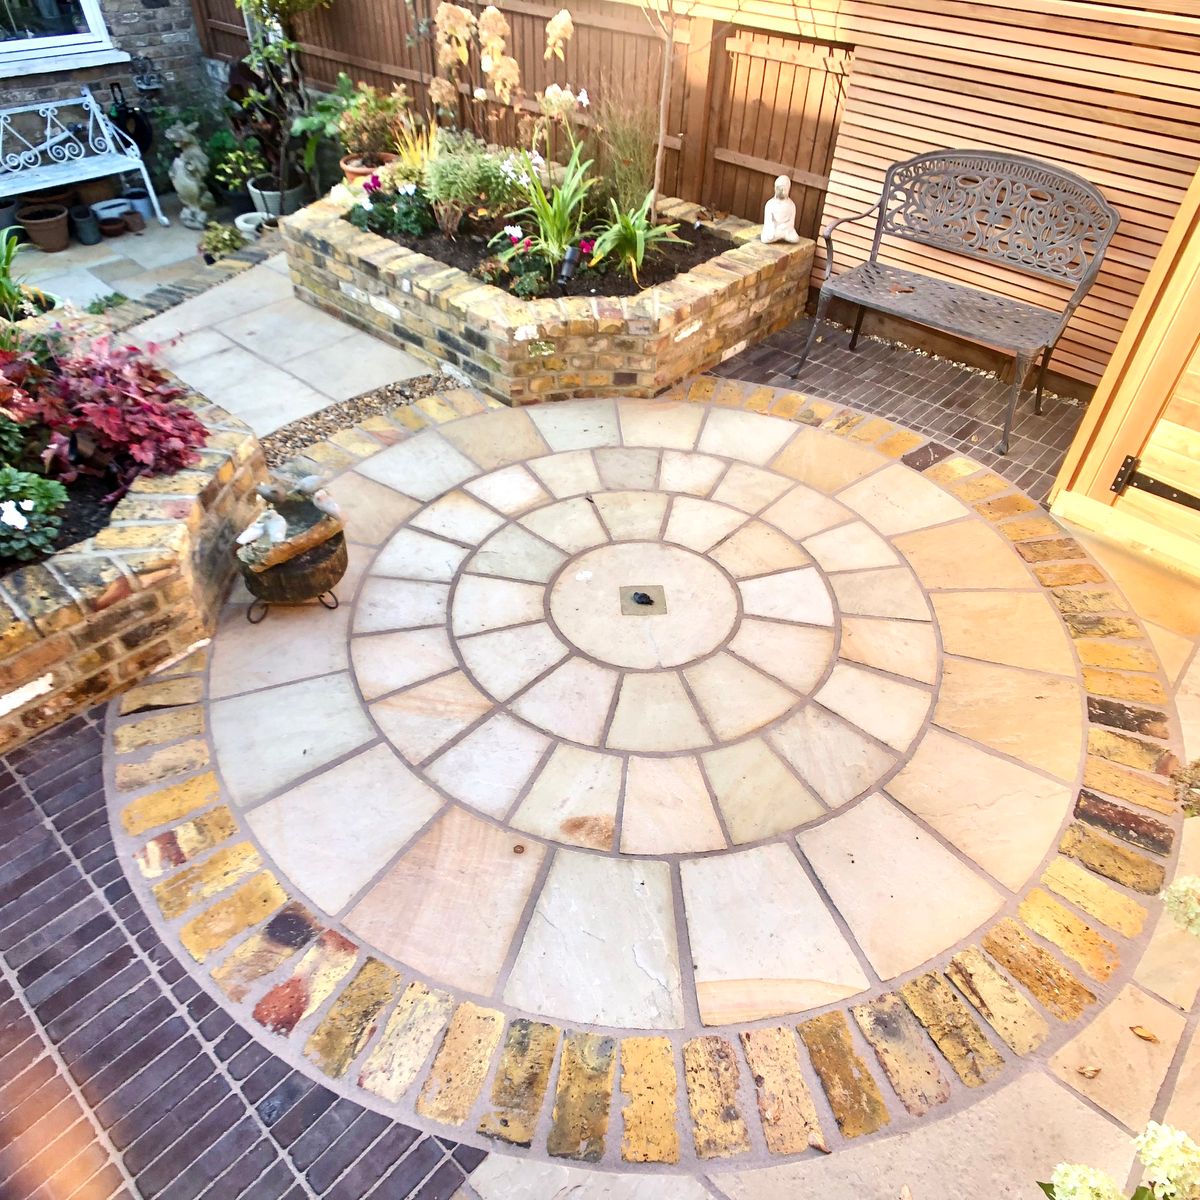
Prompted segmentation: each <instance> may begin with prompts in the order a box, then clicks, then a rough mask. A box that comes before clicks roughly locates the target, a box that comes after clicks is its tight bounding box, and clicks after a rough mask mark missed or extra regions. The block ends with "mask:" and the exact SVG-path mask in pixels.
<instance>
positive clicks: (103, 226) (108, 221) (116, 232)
mask: <svg viewBox="0 0 1200 1200" xmlns="http://www.w3.org/2000/svg"><path fill="white" fill-rule="evenodd" d="M100 232H101V233H102V234H103V235H104V236H105V237H106V238H115V237H120V236H121V234H123V233H124V232H125V218H124V217H105V218H104V219H103V220H102V221H101V222H100Z"/></svg>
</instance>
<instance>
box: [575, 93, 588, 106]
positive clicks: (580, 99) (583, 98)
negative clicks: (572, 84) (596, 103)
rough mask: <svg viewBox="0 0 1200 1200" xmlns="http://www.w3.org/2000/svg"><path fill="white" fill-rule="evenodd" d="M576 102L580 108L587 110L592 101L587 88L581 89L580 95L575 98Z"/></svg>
mask: <svg viewBox="0 0 1200 1200" xmlns="http://www.w3.org/2000/svg"><path fill="white" fill-rule="evenodd" d="M575 102H576V103H577V104H578V105H579V107H580V108H587V106H588V105H589V104H591V101H590V100H589V99H588V94H587V88H580V89H579V95H578V96H576V97H575Z"/></svg>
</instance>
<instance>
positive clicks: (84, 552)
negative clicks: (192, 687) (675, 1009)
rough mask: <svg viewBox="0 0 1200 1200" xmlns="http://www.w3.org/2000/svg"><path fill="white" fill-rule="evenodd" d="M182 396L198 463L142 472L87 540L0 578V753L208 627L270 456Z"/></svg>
mask: <svg viewBox="0 0 1200 1200" xmlns="http://www.w3.org/2000/svg"><path fill="white" fill-rule="evenodd" d="M89 324H92V325H94V324H96V323H95V322H89ZM184 403H186V404H188V405H189V406H190V407H191V408H193V409H194V411H195V412H196V415H197V416H198V417H199V418H200V419H201V420H202V421H203V422H204V424H205V425H206V426H207V427H208V429H209V431H210V432H209V438H208V442H207V445H206V446H205V448H204V449H203V450H201V452H200V462H199V464H198V465H197V466H196V467H195V468H194V469H192V470H187V471H179V472H177V473H176V474H174V475H163V476H157V477H155V478H144V479H139V480H138V481H137V482H135V483H134V485H133V487H132V488H131V489H130V491H129V494H128V495H127V496H126V497H125V498H124V499H123V500H122V501H121V502H120V503H119V504H118V505H117V506H116V508H115V509H114V510H113V517H112V521H111V522H110V523H109V525H108V526H107V527H106V528H105V529H103V530H101V531H100V532H99V533H98V534H96V536H95V537H92V538H88V539H87V540H86V541H82V542H76V543H75V544H74V545H73V546H69V547H68V548H67V549H65V550H61V551H59V552H58V553H57V554H55V555H53V556H52V557H51V558H49V559H47V560H46V561H45V562H43V563H38V564H36V565H33V566H29V567H23V568H22V569H21V570H19V571H14V572H13V573H12V574H10V575H7V576H4V577H3V578H0V753H3V752H5V751H7V750H10V749H12V748H13V747H14V746H18V745H20V744H21V743H22V742H24V741H26V740H28V739H29V738H31V737H33V736H34V735H35V734H37V733H40V732H41V731H42V730H44V729H47V728H49V727H50V726H52V725H56V724H57V723H58V722H59V721H62V720H63V719H65V718H66V717H68V716H70V715H71V714H73V713H77V712H80V711H82V710H83V709H85V708H88V707H90V706H91V705H93V704H95V703H96V701H97V700H101V699H103V698H104V697H106V696H110V695H112V694H113V693H114V692H118V691H120V690H122V689H123V688H125V687H128V686H129V685H130V684H132V683H135V682H137V680H139V679H141V678H142V677H143V676H145V675H147V674H149V673H150V672H151V671H153V670H154V669H155V668H157V667H159V666H161V665H162V664H163V663H166V662H169V661H171V660H173V659H176V658H179V657H180V656H182V655H185V654H186V653H187V652H188V650H189V649H190V648H191V647H193V646H194V645H195V644H196V643H197V642H200V641H203V640H204V639H205V638H207V637H208V635H209V634H210V633H211V632H212V627H213V622H214V619H215V616H216V612H217V608H218V606H219V605H220V602H221V600H222V599H223V596H224V592H225V589H226V587H227V585H228V583H229V580H230V578H231V575H232V572H233V567H234V562H233V555H232V553H231V551H230V547H231V545H232V542H233V538H234V536H235V535H236V533H237V532H238V531H239V530H240V529H242V528H243V527H244V526H245V525H246V524H248V523H249V521H250V520H251V519H252V515H253V513H254V511H255V503H254V500H253V491H254V487H255V485H256V484H257V483H259V482H260V481H261V480H262V479H264V478H265V477H266V464H265V462H264V460H263V455H262V450H261V448H260V447H259V444H258V441H257V439H256V438H255V437H254V435H253V433H251V432H250V430H249V429H248V428H247V427H246V426H245V425H244V424H242V422H241V421H239V420H237V418H236V417H233V416H231V415H230V414H229V413H228V412H226V411H225V410H224V409H221V408H218V407H217V406H216V405H213V404H209V402H208V401H207V400H206V399H205V398H204V397H203V396H200V395H198V394H195V393H189V395H188V396H187V397H186V399H185V401H184Z"/></svg>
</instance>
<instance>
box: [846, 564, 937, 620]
mask: <svg viewBox="0 0 1200 1200" xmlns="http://www.w3.org/2000/svg"><path fill="white" fill-rule="evenodd" d="M830 583H831V585H832V587H833V593H834V595H835V596H836V597H837V603H838V607H839V608H840V609H841V611H842V612H843V613H846V614H847V615H849V616H856V617H890V618H892V619H895V620H901V621H928V620H931V619H932V614H931V613H930V611H929V601H928V600H926V598H925V595H924V593H923V592H922V591H921V587H920V585H919V584H918V583H917V581H916V580H915V579H914V578H913V576H912V574H911V573H910V572H909V571H908V570H907V568H904V567H877V568H875V569H873V570H869V571H848V572H842V573H838V574H835V575H833V576H832V577H831V579H830Z"/></svg>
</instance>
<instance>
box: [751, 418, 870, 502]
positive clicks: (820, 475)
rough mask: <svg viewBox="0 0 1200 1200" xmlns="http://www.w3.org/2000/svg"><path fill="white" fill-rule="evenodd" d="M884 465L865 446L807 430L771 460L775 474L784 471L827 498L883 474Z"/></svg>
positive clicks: (800, 431)
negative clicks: (882, 467) (880, 472)
mask: <svg viewBox="0 0 1200 1200" xmlns="http://www.w3.org/2000/svg"><path fill="white" fill-rule="evenodd" d="M882 465H883V462H882V460H881V459H880V456H879V455H878V454H874V453H872V451H870V450H868V449H867V448H866V447H865V446H858V445H855V444H854V443H853V442H847V441H843V440H842V439H841V438H837V437H833V436H832V435H830V434H828V433H825V432H823V431H821V430H816V429H803V428H801V429H800V430H798V431H797V433H796V436H795V437H793V438H792V440H791V441H790V442H789V443H788V444H787V446H786V447H785V448H784V449H783V450H782V451H781V452H780V453H779V454H778V455H776V456H775V458H773V459H772V460H771V469H772V470H773V471H782V472H783V473H784V474H785V475H789V476H791V477H792V478H793V479H796V480H798V481H799V482H800V483H803V484H806V485H807V486H809V487H812V488H817V489H818V490H819V491H822V492H824V493H826V494H827V495H833V494H834V493H835V492H837V491H839V490H840V489H841V488H843V487H845V486H846V485H847V484H850V483H853V482H854V481H855V480H858V479H861V478H862V477H863V476H864V475H869V474H870V473H871V472H872V471H877V470H879V468H880V467H881V466H882Z"/></svg>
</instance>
